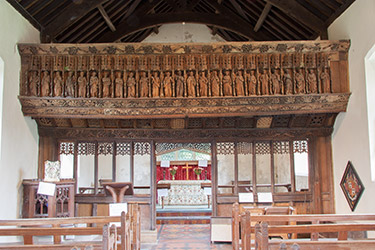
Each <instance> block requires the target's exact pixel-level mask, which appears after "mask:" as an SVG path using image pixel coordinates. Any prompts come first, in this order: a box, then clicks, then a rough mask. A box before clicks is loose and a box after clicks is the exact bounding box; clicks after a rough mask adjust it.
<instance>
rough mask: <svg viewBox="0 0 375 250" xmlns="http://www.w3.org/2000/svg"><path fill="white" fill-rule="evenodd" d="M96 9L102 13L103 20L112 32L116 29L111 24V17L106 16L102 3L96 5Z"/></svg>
mask: <svg viewBox="0 0 375 250" xmlns="http://www.w3.org/2000/svg"><path fill="white" fill-rule="evenodd" d="M98 10H99V11H100V14H102V17H103V18H104V21H105V22H106V23H107V25H108V27H109V28H110V29H111V30H112V32H115V31H116V28H115V26H114V25H113V23H112V21H111V18H110V17H109V16H108V14H107V12H106V11H105V9H104V8H103V6H102V5H99V6H98Z"/></svg>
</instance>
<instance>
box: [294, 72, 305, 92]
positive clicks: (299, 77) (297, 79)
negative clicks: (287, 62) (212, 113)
mask: <svg viewBox="0 0 375 250" xmlns="http://www.w3.org/2000/svg"><path fill="white" fill-rule="evenodd" d="M294 83H295V86H296V94H304V93H306V91H305V88H306V82H305V77H304V76H303V73H302V72H301V69H297V70H296V72H295V73H294Z"/></svg>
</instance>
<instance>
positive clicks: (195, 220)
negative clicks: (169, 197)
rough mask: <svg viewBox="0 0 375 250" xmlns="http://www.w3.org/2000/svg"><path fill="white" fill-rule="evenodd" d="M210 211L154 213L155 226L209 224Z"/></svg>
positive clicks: (191, 210) (168, 210) (185, 210)
mask: <svg viewBox="0 0 375 250" xmlns="http://www.w3.org/2000/svg"><path fill="white" fill-rule="evenodd" d="M211 215H212V211H211V210H210V209H197V210H193V209H184V210H178V209H176V210H175V209H173V210H170V209H167V210H159V211H157V213H156V223H157V224H210V220H211Z"/></svg>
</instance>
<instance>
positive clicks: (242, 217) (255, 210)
mask: <svg viewBox="0 0 375 250" xmlns="http://www.w3.org/2000/svg"><path fill="white" fill-rule="evenodd" d="M245 212H246V213H248V214H249V216H250V215H251V216H263V215H267V216H268V215H291V214H296V210H295V209H294V208H293V207H291V206H288V205H284V206H266V207H256V206H255V207H241V208H240V206H239V204H238V203H234V204H233V209H232V246H233V249H234V250H238V249H239V248H240V234H241V239H242V240H241V248H242V249H244V247H245V244H246V243H248V244H250V238H251V237H250V235H247V234H246V230H245V225H247V223H248V221H246V219H247V218H246V214H245ZM247 220H249V219H247ZM256 222H257V221H251V222H250V224H249V225H250V226H251V227H253V226H254V225H255V224H256ZM271 223H272V224H279V225H280V224H281V225H285V224H290V223H292V224H293V222H287V221H273V222H271ZM273 236H280V237H282V238H286V237H287V235H285V234H277V235H273ZM247 239H248V240H247Z"/></svg>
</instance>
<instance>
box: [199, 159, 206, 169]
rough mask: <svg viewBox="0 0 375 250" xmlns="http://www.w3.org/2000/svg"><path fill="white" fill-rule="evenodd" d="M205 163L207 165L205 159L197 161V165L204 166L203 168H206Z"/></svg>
mask: <svg viewBox="0 0 375 250" xmlns="http://www.w3.org/2000/svg"><path fill="white" fill-rule="evenodd" d="M207 165H208V162H207V160H199V162H198V166H199V167H204V168H206V167H207Z"/></svg>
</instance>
